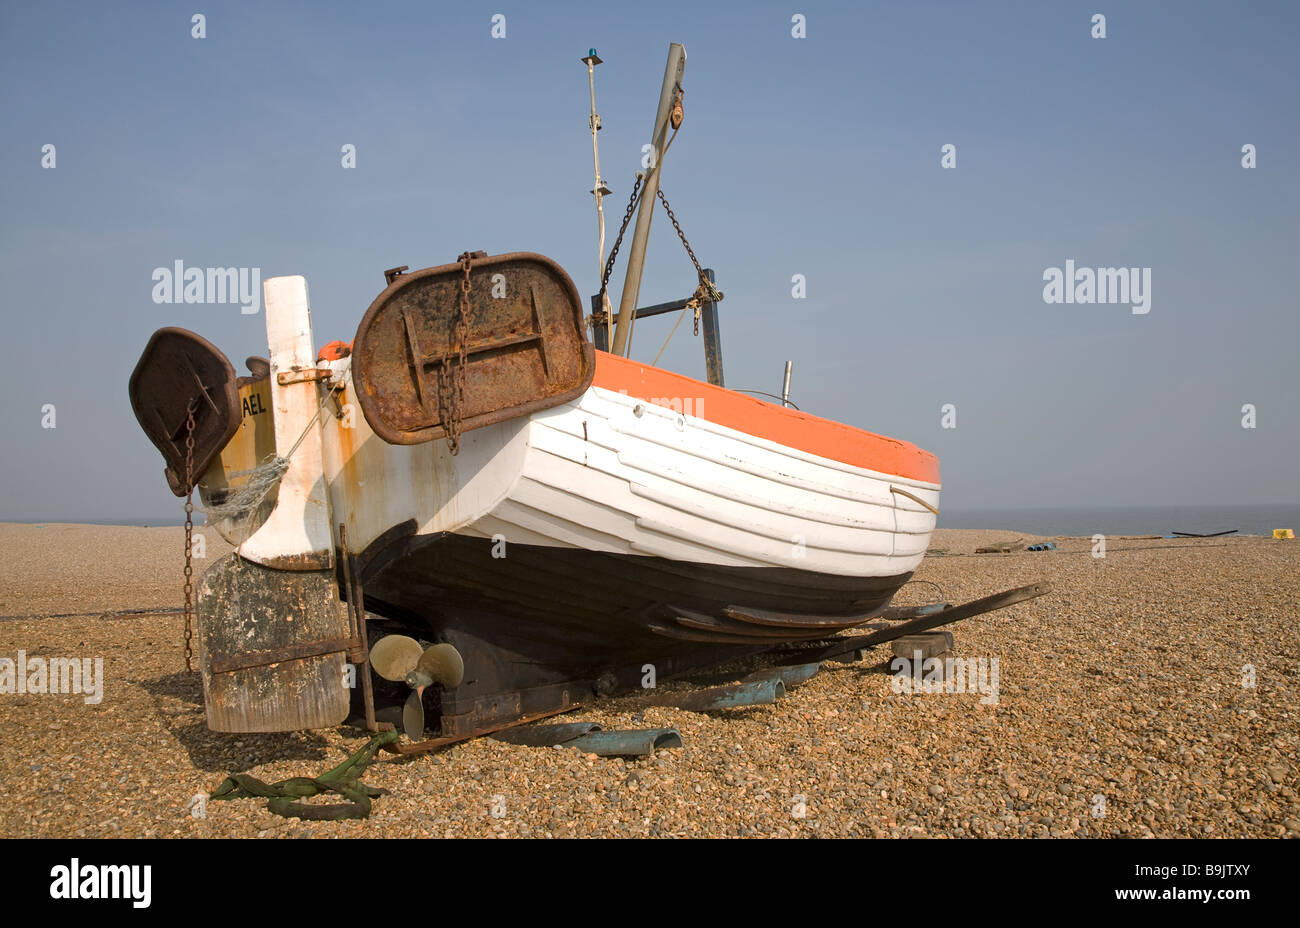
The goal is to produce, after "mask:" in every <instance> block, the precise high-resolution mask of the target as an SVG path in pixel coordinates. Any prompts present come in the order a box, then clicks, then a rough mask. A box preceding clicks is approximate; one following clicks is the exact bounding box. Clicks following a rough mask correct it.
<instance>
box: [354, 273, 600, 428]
mask: <svg viewBox="0 0 1300 928" xmlns="http://www.w3.org/2000/svg"><path fill="white" fill-rule="evenodd" d="M461 279H462V269H461V266H460V265H459V264H444V265H441V266H439V267H431V268H426V269H424V270H422V271H415V272H413V273H410V274H401V275H398V276H396V277H395V278H394V279H393V281H392V283H391V284H389V286H388V288H387V289H386V290H384V292H383V293H381V294H379V296H378V297H376V299H375V301H374V302H373V303H371V304H370V308H369V309H368V310H366V315H365V317H364V318H363V319H362V320H361V325H360V327H359V328H358V329H357V336H356V339H355V340H354V341H353V343H352V377H353V382H354V383H355V384H356V390H357V397H358V399H359V400H360V402H361V411H362V413H363V414H364V415H365V417H366V421H367V422H369V423H370V427H371V428H372V429H374V431H375V434H376V435H378V436H379V437H380V438H382V439H384V440H385V441H387V442H390V443H392V444H397V445H415V444H420V443H421V442H426V441H432V440H434V439H437V438H441V437H443V435H445V434H446V429H445V427H444V425H445V424H444V423H443V422H442V414H441V412H440V406H439V400H438V384H439V374H440V373H442V374H444V376H446V375H449V374H451V373H452V372H453V371H454V368H455V366H456V365H458V364H459V363H460V360H459V351H458V349H459V347H460V346H459V342H458V341H457V340H456V322H457V319H458V318H459V312H460V294H461V289H460V286H461ZM467 343H468V348H467V353H466V367H465V399H464V402H463V404H461V405H460V409H459V418H460V422H461V425H460V427H461V429H462V430H464V431H469V430H470V429H476V428H481V427H483V426H485V425H492V424H493V423H496V422H502V421H504V420H506V419H513V418H516V417H518V416H526V415H529V414H530V413H533V412H537V411H538V410H542V409H549V408H550V407H552V406H558V405H560V404H561V403H567V402H569V401H570V400H572V399H574V398H575V397H577V396H579V395H581V394H582V392H583V391H584V390H586V389H587V387H588V386H590V385H591V378H592V376H593V374H594V373H595V368H596V364H595V354H594V352H593V350H592V346H591V343H590V342H589V341H587V336H586V329H585V325H584V320H583V311H582V302H581V299H580V298H579V296H578V290H577V288H576V287H575V286H574V285H573V281H572V280H571V279H570V278H569V275H568V274H566V273H565V272H564V269H563V268H561V267H560V266H559V265H558V264H556V263H555V262H554V261H552V260H551V259H550V258H546V257H543V256H542V255H537V254H531V253H529V252H511V253H509V254H502V255H494V256H491V257H478V258H475V259H474V261H473V266H472V269H471V271H470V325H469V334H468V337H467ZM444 365H446V370H445V371H444V370H443V367H444ZM447 380H448V382H450V377H447Z"/></svg>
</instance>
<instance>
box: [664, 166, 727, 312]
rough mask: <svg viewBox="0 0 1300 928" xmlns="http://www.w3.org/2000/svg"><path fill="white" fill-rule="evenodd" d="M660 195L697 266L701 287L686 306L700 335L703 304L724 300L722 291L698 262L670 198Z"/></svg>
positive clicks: (697, 275)
mask: <svg viewBox="0 0 1300 928" xmlns="http://www.w3.org/2000/svg"><path fill="white" fill-rule="evenodd" d="M656 193H658V195H659V202H661V203H663V205H664V209H665V210H667V212H668V218H669V220H671V221H672V224H673V228H674V229H676V230H677V237H678V238H680V239H681V240H682V245H683V246H685V248H686V254H687V255H689V256H690V259H691V264H694V265H695V276H696V277H698V278H699V280H700V282H699V285H698V286H696V288H695V293H694V294H693V295H692V296H691V298H690V299H689V300H687V301H686V305H687V306H690V307H692V308H693V309H694V310H695V334H696V335H699V334H700V309H701V304H703V303H717V302H718V301H720V300H721V299H722V291H721V290H719V289H718V288H717V287H715V286H714V285H713V281H711V280H709V278H708V277H707V276H705V274H704V268H702V267H700V262H699V261H698V260H696V257H695V250H694V249H693V248H691V243H690V242H688V241H686V233H685V232H683V231H682V226H681V223H679V222H678V221H677V216H676V214H675V213H673V208H672V207H671V206H669V205H668V198H667V197H666V196H664V192H663V190H662V189H661V190H658V191H656Z"/></svg>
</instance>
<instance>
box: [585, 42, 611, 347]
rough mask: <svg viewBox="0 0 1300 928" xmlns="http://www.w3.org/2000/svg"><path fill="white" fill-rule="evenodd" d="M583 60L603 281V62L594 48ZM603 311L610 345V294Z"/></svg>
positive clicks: (599, 275) (598, 276)
mask: <svg viewBox="0 0 1300 928" xmlns="http://www.w3.org/2000/svg"><path fill="white" fill-rule="evenodd" d="M581 60H582V61H583V63H584V64H586V65H587V83H588V85H589V86H590V87H591V115H590V116H588V117H587V122H588V124H589V125H590V126H591V160H592V164H593V166H594V167H595V170H596V186H594V187H592V188H591V192H592V195H593V196H595V198H596V224H597V226H598V227H599V229H600V237H599V240H598V242H597V245H596V279H597V280H601V279H602V278H604V276H605V207H604V204H603V203H602V202H601V201H602V200H604V198H605V195H606V194H608V193H609V192H610V189H609V187H607V186H605V181H604V179H603V178H602V177H601V176H600V145H599V143H597V141H596V133H597V132H599V131H600V114H599V113H597V112H596V65H598V64H600V63H601V60H600V58H599V57H598V56H597V55H596V50H595V49H594V48H592V49H588V51H587V57H586V58H583V59H581ZM601 310H602V311H603V312H604V313H605V320H606V321H605V327H606V334H605V343H606V344H609V331H608V330H609V326H610V306H609V295H608V294H606V295H605V297H604V305H603V306H601Z"/></svg>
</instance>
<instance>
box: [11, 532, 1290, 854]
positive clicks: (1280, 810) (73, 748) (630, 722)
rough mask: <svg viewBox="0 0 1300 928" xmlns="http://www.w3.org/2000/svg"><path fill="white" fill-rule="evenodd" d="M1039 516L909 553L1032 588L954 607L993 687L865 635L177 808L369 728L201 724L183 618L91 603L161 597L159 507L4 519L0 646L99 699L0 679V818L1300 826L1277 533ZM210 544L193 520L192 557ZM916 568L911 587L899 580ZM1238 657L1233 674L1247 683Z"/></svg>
mask: <svg viewBox="0 0 1300 928" xmlns="http://www.w3.org/2000/svg"><path fill="white" fill-rule="evenodd" d="M1017 534H1018V533H1017ZM1003 537H1006V533H998V532H968V531H951V530H941V531H939V532H936V535H935V540H934V545H935V546H936V547H940V548H946V549H947V550H948V551H949V552H950V553H952V554H970V553H971V552H973V550H974V548H975V547H976V546H978V545H980V544H984V543H986V542H991V541H996V540H999V539H1000V538H1003ZM1012 537H1014V535H1013V536H1012ZM1031 540H1038V539H1033V538H1030V537H1028V536H1026V542H1027V543H1028V542H1029V541H1031ZM1044 540H1052V541H1055V542H1056V543H1057V548H1058V549H1057V550H1056V551H1051V552H1038V553H1032V554H1030V553H1015V554H1010V555H999V556H993V555H989V556H984V555H980V556H962V557H951V556H938V557H931V558H927V559H926V560H925V561H924V562H923V563H922V565H921V567H920V569H919V571H918V572H917V576H916V579H918V580H927V581H931V582H933V583H937V584H939V586H940V587H941V588H942V593H943V597H944V598H945V599H947V600H950V601H954V602H963V601H966V600H969V599H975V598H978V597H980V596H984V595H988V594H990V593H993V592H997V591H999V590H1003V589H1007V588H1010V587H1013V586H1020V585H1023V584H1026V583H1030V582H1034V581H1036V580H1039V579H1046V580H1049V581H1051V582H1052V584H1053V585H1054V587H1055V592H1054V593H1052V594H1049V595H1048V596H1046V597H1043V598H1041V599H1038V600H1034V601H1031V602H1028V603H1022V604H1019V605H1016V606H1013V607H1011V608H1009V609H1007V610H1004V611H1001V612H998V613H994V614H991V615H989V616H981V617H976V618H972V619H970V620H967V621H965V622H961V623H959V624H958V625H956V626H953V631H954V635H955V638H956V646H955V649H954V656H957V657H984V658H995V657H996V658H997V659H998V661H999V684H1000V689H999V693H998V699H997V702H996V704H989V705H985V704H983V703H981V701H980V698H979V696H978V695H977V694H915V695H910V696H909V695H900V694H895V693H894V692H893V691H892V689H891V686H890V677H889V675H888V672H887V670H883V669H882V666H887V665H886V664H885V662H886V661H887V660H888V659H889V657H890V654H889V652H888V648H887V647H877V648H874V649H872V650H871V651H870V652H869V653H868V655H867V658H866V660H865V661H863V662H861V663H857V664H828V665H826V668H825V669H824V670H823V672H822V673H820V674H818V675H817V676H815V677H813V678H812V679H811V680H809V681H808V682H807V683H805V684H803V685H801V686H798V687H792V688H791V689H790V690H789V692H788V694H787V696H786V697H785V699H784V700H782V702H780V703H778V704H777V705H775V706H770V707H756V708H753V709H747V710H736V711H730V712H720V713H711V714H701V713H691V712H686V711H683V710H677V709H671V708H665V707H657V706H647V705H646V704H645V702H646V700H645V698H644V697H643V696H641V695H638V694H633V695H631V696H619V697H615V698H610V699H602V700H599V701H597V702H594V703H592V704H591V705H589V706H588V707H585V708H584V709H582V710H581V711H579V712H575V713H573V714H572V715H569V716H567V717H565V720H566V721H591V722H596V723H599V724H600V725H602V726H603V727H604V728H606V729H616V728H643V727H661V726H663V727H667V726H674V727H676V728H678V730H679V731H681V733H682V736H683V739H684V742H685V746H684V747H683V748H681V749H676V750H668V751H663V752H660V753H659V754H656V755H654V756H653V757H650V758H642V759H634V760H627V761H623V760H619V759H614V758H598V757H593V756H589V755H584V754H580V753H579V752H577V751H574V750H572V749H569V748H563V747H561V748H559V749H557V750H553V751H547V750H541V749H533V748H525V747H519V746H514V745H507V744H504V743H502V742H498V741H494V740H492V739H489V738H480V739H476V740H474V741H471V742H467V743H464V744H460V745H456V746H453V747H451V748H448V749H446V750H444V751H441V752H439V753H437V754H431V755H425V756H421V757H414V758H392V757H389V756H384V757H383V759H381V760H380V761H378V762H376V763H375V764H373V765H372V766H371V767H370V768H369V769H368V770H367V772H366V774H365V777H364V782H366V783H367V784H368V785H370V786H374V787H379V788H383V789H387V790H389V793H388V794H387V795H384V796H380V797H378V798H377V799H375V800H374V806H373V809H374V811H373V814H372V815H371V817H370V818H369V819H367V820H364V821H340V822H315V823H310V824H307V823H303V822H300V821H298V820H296V819H281V818H279V817H277V816H274V815H271V814H270V813H268V812H267V811H266V808H265V802H263V801H260V800H236V801H229V802H222V801H211V800H209V801H207V802H206V803H203V804H200V805H201V807H202V808H204V815H205V817H195V816H194V815H192V814H191V808H192V804H191V800H192V799H193V797H195V796H196V795H197V794H200V793H203V794H210V793H211V792H212V791H213V790H214V789H215V788H216V786H217V785H218V784H219V783H220V782H221V780H222V779H223V778H224V777H225V775H226V773H228V772H235V771H239V772H246V773H250V774H252V775H253V776H256V777H259V778H261V779H263V780H268V781H274V780H278V779H283V778H286V777H292V776H314V775H319V774H320V773H322V772H323V771H325V770H327V769H329V768H330V767H332V766H334V765H336V764H338V763H339V762H340V761H341V760H343V758H345V757H346V756H347V755H348V754H350V753H352V752H353V751H355V750H356V749H357V748H358V747H359V746H360V745H361V744H363V743H364V737H363V736H362V735H360V734H359V733H358V732H357V731H356V730H355V729H341V730H324V731H311V732H291V733H280V734H241V735H238V736H232V735H223V734H220V733H217V732H212V731H209V730H208V729H207V728H206V726H205V724H204V714H203V707H202V691H201V687H200V683H199V679H198V677H197V676H193V675H190V674H188V673H186V672H185V670H184V666H183V663H182V657H181V653H180V646H179V642H180V641H181V637H182V620H181V617H180V616H179V615H175V614H164V615H109V616H107V617H105V613H113V612H115V611H117V610H124V609H140V608H170V607H173V606H175V604H176V603H177V602H179V584H178V583H177V582H176V581H177V579H178V577H179V573H180V571H179V568H180V563H179V558H178V557H177V551H178V550H180V548H181V545H180V529H178V528H160V529H135V528H115V527H110V526H46V527H44V528H38V527H36V526H16V525H0V562H3V563H5V564H6V565H7V568H6V570H5V571H4V572H0V615H7V616H18V618H10V619H8V620H6V621H4V622H0V656H13V655H14V654H15V653H16V651H17V650H19V649H25V650H27V652H28V653H29V654H32V653H36V652H37V651H38V650H40V652H41V653H48V654H56V653H57V654H67V655H69V656H72V655H74V654H75V655H89V656H102V657H103V658H104V669H105V679H106V681H107V682H106V687H105V695H104V699H103V701H102V702H101V703H99V704H97V705H89V704H86V703H85V702H84V701H83V700H82V699H81V698H79V697H60V696H50V697H47V696H39V697H37V696H31V695H28V696H25V697H23V698H21V699H19V698H16V697H11V696H5V695H0V730H2V731H3V732H4V733H5V737H6V742H7V743H9V741H10V739H12V743H22V744H27V745H31V746H33V749H32V750H30V751H28V752H27V753H26V756H23V755H22V754H21V753H19V752H8V753H7V754H3V755H0V834H5V835H13V836H23V837H35V836H56V837H76V836H86V837H104V836H110V835H111V836H115V837H143V836H146V835H150V834H154V835H160V836H177V837H180V836H184V837H254V836H263V837H291V836H294V835H302V836H307V835H312V836H317V837H319V836H341V837H441V836H450V837H496V836H519V837H547V836H550V837H585V836H598V835H599V836H606V835H607V836H646V835H657V836H664V837H668V836H688V837H696V836H701V837H702V836H744V837H749V836H754V837H765V836H783V837H806V836H814V835H817V836H827V837H855V836H878V837H886V836H900V837H901V836H920V835H929V836H941V835H942V836H958V835H961V836H974V837H991V836H1005V837H1014V836H1017V835H1024V836H1048V835H1051V836H1077V837H1141V836H1145V835H1154V836H1157V837H1175V836H1188V835H1197V836H1215V837H1272V836H1277V835H1279V834H1285V835H1288V836H1291V837H1300V800H1297V790H1298V789H1300V786H1298V785H1297V781H1296V775H1295V771H1296V770H1297V769H1300V753H1298V752H1300V726H1297V725H1296V724H1295V720H1296V718H1297V717H1300V686H1297V685H1296V671H1295V664H1294V655H1293V651H1288V650H1287V648H1289V647H1291V645H1290V644H1289V643H1290V642H1293V641H1294V639H1295V609H1294V603H1295V602H1297V601H1300V545H1296V544H1286V543H1278V542H1274V541H1273V540H1272V539H1262V538H1228V539H1223V540H1222V543H1224V544H1225V545H1226V546H1225V547H1213V548H1212V547H1198V545H1199V544H1200V543H1199V542H1197V541H1195V540H1192V541H1189V542H1170V543H1169V545H1170V546H1171V548H1172V549H1174V550H1164V549H1162V550H1148V551H1133V552H1124V551H1121V550H1119V549H1120V548H1122V547H1124V546H1125V545H1126V543H1124V542H1121V541H1119V540H1113V541H1112V543H1111V544H1110V545H1109V553H1108V555H1107V557H1106V558H1105V559H1094V558H1092V557H1090V556H1089V554H1088V551H1089V550H1090V548H1091V541H1090V539H1086V538H1080V539H1044ZM1134 544H1137V543H1134ZM1144 544H1157V542H1147V543H1144ZM1160 544H1163V543H1160ZM1180 549H1181V550H1180ZM228 550H229V548H228V547H225V546H223V545H222V544H221V543H220V542H219V541H217V540H215V539H214V538H212V537H209V538H208V556H209V563H211V562H213V561H214V560H215V559H216V558H218V557H221V556H223V555H224V554H225V553H226V552H227V551H228ZM88 551H93V552H96V554H95V557H86V556H85V552H88ZM200 569H201V567H200ZM933 592H934V590H933V587H928V586H926V585H924V584H918V585H916V586H909V587H907V588H905V589H904V590H903V591H902V592H901V593H900V595H899V597H898V602H900V603H909V602H911V603H919V602H925V601H927V600H929V599H930V598H932V596H933ZM66 613H79V614H76V615H63V614H66ZM54 615H61V616H62V617H50V616H54ZM1242 617H1248V618H1247V619H1243V618H1242ZM1158 649H1163V650H1158ZM1245 663H1250V664H1252V665H1253V666H1254V668H1255V671H1256V686H1255V687H1254V688H1250V687H1244V686H1242V674H1241V668H1242V665H1243V664H1245ZM742 671H744V668H737V669H736V671H735V672H736V674H737V677H738V676H739V675H740V674H741V672H742ZM727 672H732V671H730V670H728V671H727ZM671 685H673V686H681V685H683V684H680V683H675V682H674V683H672V684H671ZM64 777H68V778H69V779H63V778H64ZM494 809H495V810H498V811H504V815H503V816H499V815H498V814H496V812H494ZM1098 810H1099V811H1100V814H1098Z"/></svg>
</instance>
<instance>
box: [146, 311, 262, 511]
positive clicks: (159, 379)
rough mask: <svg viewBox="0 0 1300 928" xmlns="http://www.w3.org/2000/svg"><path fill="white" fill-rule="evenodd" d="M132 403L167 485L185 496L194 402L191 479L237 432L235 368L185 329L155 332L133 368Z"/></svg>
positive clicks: (217, 352) (197, 476)
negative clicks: (162, 465) (162, 467)
mask: <svg viewBox="0 0 1300 928" xmlns="http://www.w3.org/2000/svg"><path fill="white" fill-rule="evenodd" d="M130 394H131V408H132V409H133V410H135V417H136V420H137V421H138V422H139V423H140V428H142V429H144V433H145V434H146V435H148V436H149V439H150V440H151V441H152V442H153V443H154V447H156V448H157V449H158V450H159V451H161V452H162V456H163V460H164V461H166V462H167V468H166V470H165V473H166V476H167V484H168V485H169V486H170V487H171V489H172V492H173V493H175V494H176V495H177V496H181V497H183V496H185V490H186V487H185V455H186V449H185V439H186V433H187V431H188V428H187V427H188V419H189V414H188V410H189V407H190V405H191V404H193V406H194V458H193V475H192V479H193V480H194V481H196V482H197V481H198V479H199V476H200V475H201V474H202V473H203V472H204V471H205V470H206V469H207V467H208V465H209V464H210V463H212V460H213V459H214V458H216V456H217V455H218V454H220V453H221V449H222V448H224V447H225V446H226V445H227V444H228V443H229V442H230V439H231V438H233V437H234V435H235V433H236V432H237V431H239V423H240V412H241V409H240V405H239V387H238V384H237V379H236V377H235V369H234V367H232V366H231V364H230V361H229V359H227V358H226V356H225V355H224V354H222V353H221V350H220V349H218V348H217V347H216V346H215V345H213V344H212V343H211V342H210V341H208V340H207V339H206V338H203V337H202V336H200V335H195V334H194V333H193V332H191V331H189V330H188V329H179V328H175V327H171V326H169V327H167V328H164V329H159V330H158V331H157V332H154V333H153V337H152V338H150V339H149V344H148V345H146V346H145V349H144V352H143V353H142V354H141V355H140V360H139V361H138V362H136V365H135V370H134V371H132V373H131V384H130Z"/></svg>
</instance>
